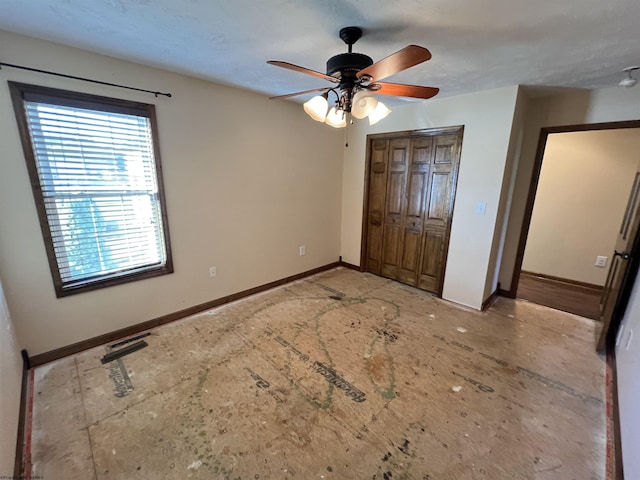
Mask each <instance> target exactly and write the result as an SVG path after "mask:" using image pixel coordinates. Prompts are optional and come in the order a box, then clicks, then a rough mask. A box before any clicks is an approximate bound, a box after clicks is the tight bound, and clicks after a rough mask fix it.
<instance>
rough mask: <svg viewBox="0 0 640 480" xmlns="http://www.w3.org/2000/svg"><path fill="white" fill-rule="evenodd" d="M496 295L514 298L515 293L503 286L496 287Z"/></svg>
mask: <svg viewBox="0 0 640 480" xmlns="http://www.w3.org/2000/svg"><path fill="white" fill-rule="evenodd" d="M498 296H500V297H506V298H516V295H515V294H514V293H512V292H511V290H505V289H504V288H499V289H498Z"/></svg>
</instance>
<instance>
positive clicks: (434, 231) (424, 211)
mask: <svg viewBox="0 0 640 480" xmlns="http://www.w3.org/2000/svg"><path fill="white" fill-rule="evenodd" d="M460 140H461V135H460V134H459V133H458V134H451V135H449V134H446V135H410V136H407V137H401V138H398V137H389V138H384V137H382V138H375V139H372V140H371V141H370V144H369V159H368V160H369V162H368V168H369V171H368V174H369V175H368V182H369V183H368V199H367V200H368V202H367V205H368V206H367V211H366V213H365V214H366V218H367V220H366V222H367V223H366V228H367V231H366V247H365V251H364V261H365V269H366V270H367V271H369V272H372V273H375V274H377V275H382V276H384V277H388V278H392V279H394V280H398V281H400V282H403V283H407V284H409V285H414V286H418V287H419V288H422V289H424V290H429V291H432V292H436V293H438V292H439V289H440V287H441V283H442V266H443V262H444V257H445V255H446V243H447V235H448V227H449V223H450V219H451V213H452V207H453V193H454V189H455V188H454V187H455V180H456V172H457V160H458V158H459V149H460V143H461V142H460Z"/></svg>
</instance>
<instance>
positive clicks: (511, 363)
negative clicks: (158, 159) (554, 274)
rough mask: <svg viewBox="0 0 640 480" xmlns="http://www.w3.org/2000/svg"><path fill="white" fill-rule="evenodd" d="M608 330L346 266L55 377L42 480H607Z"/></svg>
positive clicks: (38, 411) (42, 402)
mask: <svg viewBox="0 0 640 480" xmlns="http://www.w3.org/2000/svg"><path fill="white" fill-rule="evenodd" d="M141 320H144V319H141ZM595 330H596V323H595V322H593V321H591V320H588V319H585V318H582V317H578V316H574V315H571V314H568V313H564V312H560V311H556V310H552V309H549V308H546V307H542V306H539V305H535V304H532V303H528V302H523V301H519V300H510V299H505V298H499V299H498V300H497V301H496V302H495V304H494V305H493V306H492V307H491V308H490V309H489V310H488V311H486V312H478V311H474V310H471V309H467V308H463V307H460V306H457V305H455V304H452V303H450V302H447V301H443V300H440V299H437V298H434V297H433V296H431V295H429V294H427V293H425V292H423V291H420V290H417V289H414V288H412V287H408V286H405V285H402V284H399V283H396V282H393V281H390V280H386V279H383V278H379V277H376V276H373V275H370V274H363V273H360V272H356V271H353V270H348V269H342V268H338V269H335V270H331V271H328V272H324V273H322V274H319V275H316V276H313V277H309V278H307V279H304V280H300V281H298V282H295V283H292V284H289V285H286V286H283V287H280V288H277V289H274V290H271V291H268V292H265V293H263V294H259V295H256V296H253V297H250V298H247V299H245V300H242V301H239V302H236V303H232V304H229V305H228V306H225V307H222V308H218V309H215V310H211V311H207V312H204V313H201V314H198V315H194V316H192V317H189V318H188V319H185V320H181V321H178V322H174V323H172V324H169V325H166V326H164V327H161V328H157V329H155V330H153V331H151V332H150V335H149V336H147V337H146V338H145V341H146V342H147V343H148V346H147V347H146V348H143V349H141V350H139V351H136V352H134V353H131V354H129V355H126V356H124V357H122V358H121V359H120V360H119V361H113V362H110V363H107V364H105V365H102V364H101V362H100V359H101V358H102V357H103V356H104V355H105V353H106V351H107V350H108V349H109V346H103V347H97V348H94V349H92V350H88V351H86V352H83V353H81V354H78V355H75V356H73V357H67V358H64V359H61V360H59V361H56V362H53V363H50V364H47V365H44V366H41V367H38V368H37V369H36V370H35V387H34V405H33V425H32V438H31V442H32V443H31V451H32V456H31V466H32V475H33V476H34V478H43V479H46V480H56V479H64V480H70V479H83V480H85V479H95V480H107V479H122V480H124V479H126V480H132V479H154V480H161V479H185V478H193V479H252V480H255V479H259V480H264V479H285V478H286V479H305V480H307V479H376V480H396V479H418V480H424V479H429V480H448V479H456V480H457V479H461V480H462V479H464V480H502V479H504V480H518V479H535V480H546V479H555V480H557V479H567V480H571V479H576V480H578V479H579V480H601V479H604V478H605V456H606V455H605V450H606V426H605V425H606V423H605V421H606V418H605V362H604V359H603V358H601V357H599V356H598V355H597V354H596V353H595V352H594V351H593V344H594V337H595ZM36 476H39V477H36Z"/></svg>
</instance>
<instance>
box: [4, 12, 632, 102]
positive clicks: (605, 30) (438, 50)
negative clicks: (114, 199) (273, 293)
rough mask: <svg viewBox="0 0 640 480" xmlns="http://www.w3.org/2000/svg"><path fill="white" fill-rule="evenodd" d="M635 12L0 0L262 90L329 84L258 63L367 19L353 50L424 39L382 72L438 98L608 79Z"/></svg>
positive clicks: (101, 45) (149, 60)
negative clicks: (417, 52)
mask: <svg viewBox="0 0 640 480" xmlns="http://www.w3.org/2000/svg"><path fill="white" fill-rule="evenodd" d="M639 20H640V1H638V0H609V1H606V0H562V1H557V0H537V1H536V0H482V1H478V0H387V1H381V0H367V1H363V0H341V1H338V0H224V1H222V0H182V1H180V0H178V1H177V0H90V1H87V0H2V1H0V29H4V30H9V31H13V32H17V33H21V34H25V35H30V36H33V37H38V38H42V39H46V40H51V41H54V42H59V43H63V44H67V45H71V46H75V47H79V48H83V49H87V50H91V51H95V52H99V53H103V54H107V55H111V56H114V57H119V58H123V59H127V60H131V61H134V62H138V63H142V64H147V65H152V66H156V67H161V68H165V69H168V70H172V71H176V72H181V73H186V74H190V75H193V76H196V77H200V78H204V79H209V80H212V81H216V82H220V83H224V84H230V85H236V86H239V87H242V88H247V89H250V90H254V91H258V92H262V93H265V94H270V95H277V94H284V93H290V92H295V91H299V90H307V89H311V88H316V87H324V86H326V85H325V84H326V83H328V82H324V81H323V80H321V79H316V78H313V77H308V76H305V75H302V74H299V73H296V72H292V71H287V70H284V69H281V68H277V67H274V66H270V65H267V64H266V63H265V62H266V61H267V60H284V61H287V62H291V63H295V64H298V65H302V66H305V67H308V68H311V69H314V70H319V71H324V70H325V62H326V60H327V59H328V58H329V57H330V56H332V55H335V54H337V53H343V52H345V51H346V45H344V43H343V42H342V41H341V40H340V39H339V38H338V35H337V34H338V31H339V30H340V28H341V27H343V26H347V25H356V26H360V27H362V28H363V29H364V32H365V33H364V36H363V38H362V39H361V40H360V41H359V42H358V43H357V44H356V45H355V46H354V51H357V52H361V53H366V54H367V55H369V56H370V57H372V58H373V59H374V60H379V59H381V58H383V57H385V56H387V55H389V54H391V53H393V52H395V51H397V50H399V49H400V48H402V47H404V46H406V45H408V44H417V45H421V46H424V47H427V48H428V49H429V50H430V51H431V53H432V54H433V58H432V60H430V61H429V62H427V63H424V64H422V65H419V66H416V67H413V68H412V69H410V70H407V71H405V72H402V73H400V74H398V75H395V76H393V77H389V78H388V79H387V80H388V81H391V82H397V83H409V84H414V85H427V86H436V87H440V89H441V93H440V94H439V96H451V95H459V94H462V93H467V92H473V91H478V90H485V89H489V88H496V87H501V86H506V85H514V84H522V85H537V86H553V87H580V88H599V87H606V86H613V85H616V84H617V82H618V81H619V80H620V79H621V78H622V74H621V73H620V71H621V70H622V69H623V68H624V67H626V66H628V65H635V64H638V63H640V28H638V21H639ZM3 60H4V59H2V58H1V46H0V61H3ZM32 66H33V67H38V66H37V65H32ZM76 73H77V72H76ZM83 73H86V75H89V74H90V72H83ZM146 87H147V88H153V86H152V85H150V86H146ZM636 88H640V87H636ZM305 98H308V96H307V97H300V98H299V100H304V99H305Z"/></svg>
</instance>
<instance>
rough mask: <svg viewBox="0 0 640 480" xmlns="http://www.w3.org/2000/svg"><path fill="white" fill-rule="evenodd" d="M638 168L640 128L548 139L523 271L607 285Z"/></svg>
mask: <svg viewBox="0 0 640 480" xmlns="http://www.w3.org/2000/svg"><path fill="white" fill-rule="evenodd" d="M639 164H640V130H638V129H616V130H598V131H587V132H571V133H556V134H552V135H549V137H548V139H547V145H546V148H545V154H544V159H543V162H542V170H541V172H540V180H539V182H538V189H537V191H536V200H535V204H534V208H533V215H532V217H531V224H530V227H529V235H528V237H527V246H526V249H525V255H524V261H523V264H522V269H523V270H526V271H529V272H536V273H543V274H547V275H553V276H556V277H561V278H567V279H570V280H578V281H581V282H587V283H592V284H596V285H604V283H605V281H606V277H607V272H608V268H600V267H596V266H595V265H594V263H595V259H596V256H598V255H602V256H605V257H608V258H609V259H611V256H612V254H613V250H614V247H615V241H616V237H617V233H618V229H619V227H620V222H621V220H622V216H623V214H624V209H625V206H626V204H627V199H628V196H629V191H630V190H631V186H632V183H633V179H634V176H635V173H636V171H637V168H638V165H639ZM607 267H608V264H607Z"/></svg>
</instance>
